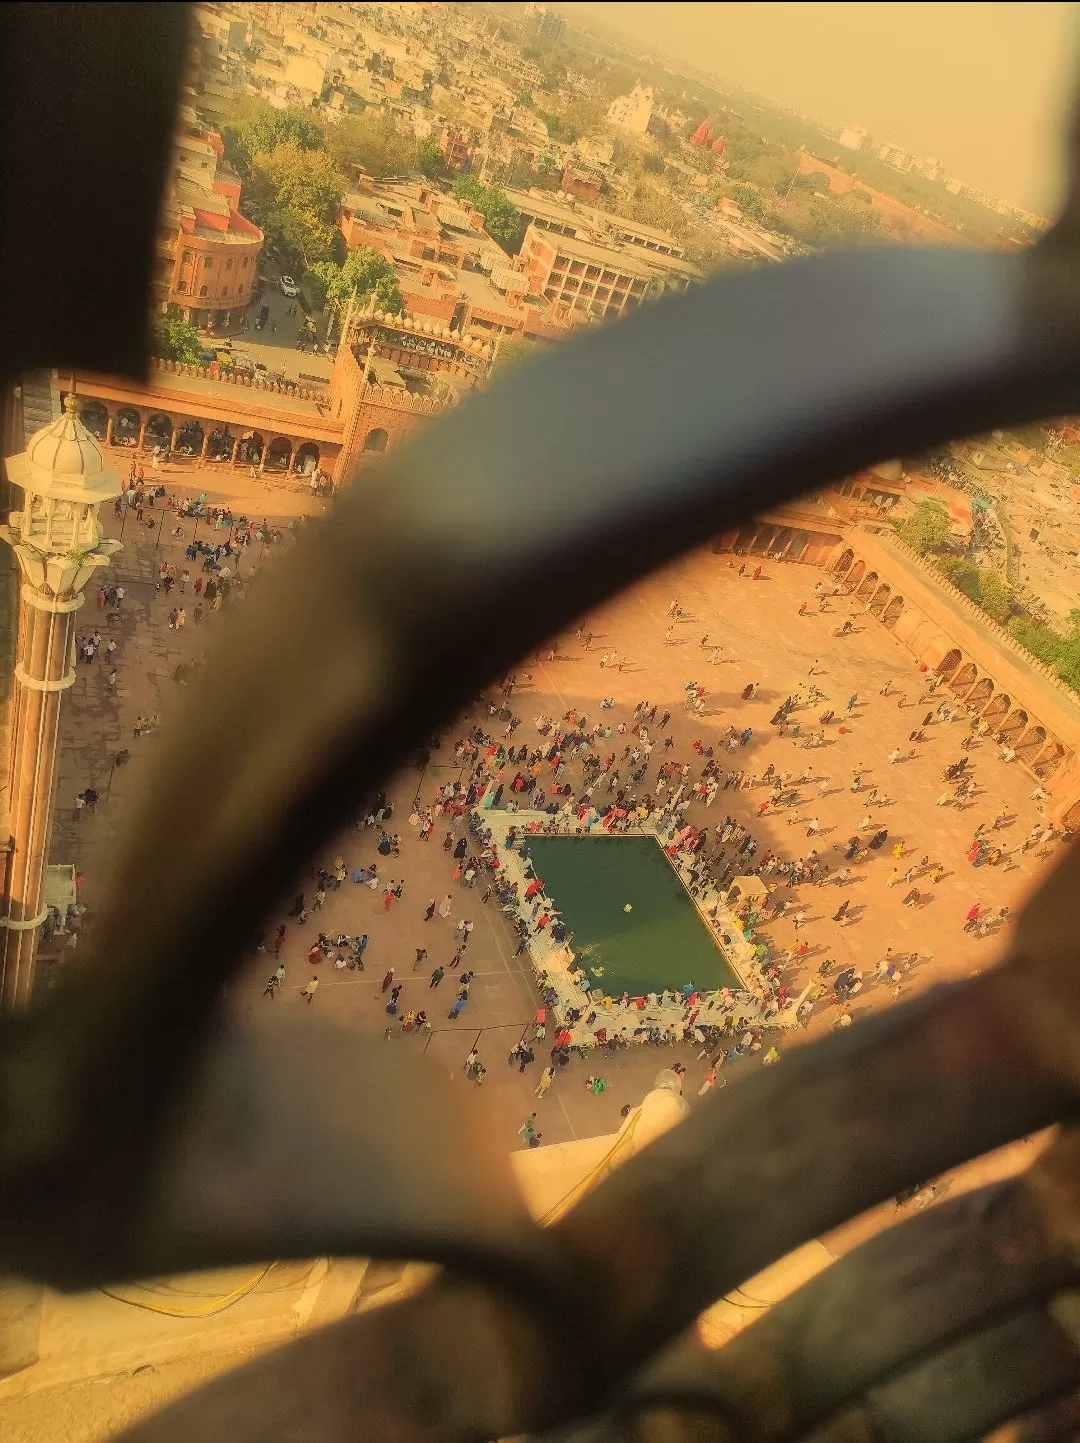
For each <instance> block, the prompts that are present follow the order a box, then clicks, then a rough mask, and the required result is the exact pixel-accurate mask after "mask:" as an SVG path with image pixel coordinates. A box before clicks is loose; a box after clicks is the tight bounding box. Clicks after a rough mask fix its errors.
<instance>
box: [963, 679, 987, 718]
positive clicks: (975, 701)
mask: <svg viewBox="0 0 1080 1443" xmlns="http://www.w3.org/2000/svg"><path fill="white" fill-rule="evenodd" d="M993 695H994V683H993V682H992V681H991V680H990V678H989V677H988V676H981V677H979V680H978V681H977V682H976V683H975V685H974V686H973V687H972V688H971V690H970V691H969V692H968V694H967V706H968V709H969V710H970V711H982V709H983V707H984V706H985V705H986V703H987V702H988V701H989V700H990V698H991V697H992V696H993Z"/></svg>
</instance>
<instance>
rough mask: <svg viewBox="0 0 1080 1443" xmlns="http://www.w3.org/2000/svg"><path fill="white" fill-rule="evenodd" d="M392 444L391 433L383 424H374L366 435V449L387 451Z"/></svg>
mask: <svg viewBox="0 0 1080 1443" xmlns="http://www.w3.org/2000/svg"><path fill="white" fill-rule="evenodd" d="M389 444H390V433H389V432H388V431H385V430H383V428H382V427H381V426H374V427H373V428H372V429H371V430H370V431H369V432H368V433H367V435H366V436H365V437H364V450H365V451H385V450H386V448H387V446H388V445H389Z"/></svg>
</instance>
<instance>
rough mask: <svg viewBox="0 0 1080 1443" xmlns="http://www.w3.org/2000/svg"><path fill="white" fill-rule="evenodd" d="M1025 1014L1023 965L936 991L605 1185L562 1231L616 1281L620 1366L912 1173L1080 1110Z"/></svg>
mask: <svg viewBox="0 0 1080 1443" xmlns="http://www.w3.org/2000/svg"><path fill="white" fill-rule="evenodd" d="M1025 1020H1026V1019H1025V1014H1024V1011H1023V1001H1022V994H1021V993H1020V992H1019V991H1018V989H1017V987H1016V985H1015V980H1014V978H1013V976H1012V973H1011V970H1010V968H1008V967H1006V968H1004V969H1002V970H1001V971H999V972H996V973H993V974H990V975H986V976H983V977H980V978H978V979H976V980H975V981H973V982H968V983H964V984H960V985H958V986H955V987H952V988H947V989H946V988H940V989H935V991H934V992H932V993H930V994H928V995H927V996H926V997H925V998H923V999H919V1000H918V1001H916V1002H914V1003H910V1004H907V1005H906V1006H903V1007H898V1008H893V1009H890V1010H889V1011H888V1012H886V1013H883V1014H879V1015H878V1016H876V1017H874V1018H871V1019H868V1020H867V1021H865V1022H863V1023H862V1024H860V1026H859V1027H858V1028H853V1029H852V1030H851V1032H850V1033H848V1034H846V1035H845V1034H834V1035H833V1036H832V1037H830V1038H829V1039H827V1041H826V1042H824V1043H818V1044H815V1045H814V1046H811V1047H806V1048H800V1049H797V1050H796V1051H794V1052H791V1053H789V1054H788V1056H787V1057H786V1058H785V1059H784V1064H783V1067H782V1068H776V1069H773V1070H771V1071H769V1072H760V1073H757V1074H755V1075H753V1076H752V1077H750V1078H748V1079H746V1080H745V1081H740V1082H739V1083H738V1084H737V1085H734V1086H731V1087H728V1088H726V1089H725V1090H724V1091H723V1092H722V1093H720V1094H718V1095H717V1096H716V1098H715V1099H713V1098H710V1099H709V1101H708V1103H707V1104H706V1105H705V1106H703V1107H699V1108H697V1109H695V1110H694V1112H692V1113H691V1115H690V1116H689V1117H688V1118H687V1119H686V1120H685V1121H684V1122H683V1123H682V1124H681V1125H680V1126H679V1127H677V1128H674V1129H672V1131H671V1132H669V1133H666V1134H665V1135H664V1136H663V1137H661V1138H659V1139H657V1141H656V1142H654V1143H653V1144H652V1145H651V1146H650V1147H649V1148H647V1149H646V1150H645V1151H644V1152H642V1153H641V1154H640V1155H639V1156H637V1157H635V1158H633V1159H632V1160H631V1161H630V1162H628V1163H627V1164H626V1165H625V1166H623V1167H622V1168H620V1169H619V1170H618V1171H617V1172H615V1173H614V1174H613V1175H612V1176H611V1177H609V1178H608V1179H606V1180H605V1182H604V1183H602V1184H601V1185H600V1186H599V1187H598V1188H596V1189H595V1190H594V1191H593V1192H592V1193H590V1194H589V1195H587V1196H586V1197H585V1198H584V1199H583V1200H582V1201H581V1202H580V1203H579V1204H578V1206H577V1207H576V1208H575V1209H574V1210H573V1212H571V1213H569V1214H568V1216H567V1217H566V1218H565V1219H564V1220H563V1221H562V1222H561V1223H560V1224H559V1225H558V1227H557V1229H556V1231H557V1232H559V1233H560V1234H561V1235H562V1237H563V1238H564V1239H565V1245H566V1246H567V1248H568V1249H570V1250H571V1251H572V1252H574V1253H575V1254H577V1255H579V1256H581V1257H584V1258H588V1259H589V1261H590V1265H591V1267H592V1269H593V1270H594V1271H595V1270H597V1269H599V1271H600V1273H601V1276H602V1277H603V1279H604V1296H605V1299H606V1303H607V1319H606V1325H607V1332H608V1337H607V1363H608V1365H609V1366H610V1367H611V1368H612V1369H613V1370H614V1371H615V1372H616V1373H618V1372H621V1371H622V1370H624V1369H625V1368H627V1367H628V1366H631V1365H633V1364H635V1363H637V1362H639V1361H640V1360H642V1359H643V1358H645V1357H648V1356H649V1355H650V1354H652V1353H653V1352H654V1351H655V1350H656V1348H657V1347H658V1346H659V1345H660V1344H662V1343H663V1342H664V1340H665V1339H667V1338H670V1337H671V1336H672V1335H673V1333H674V1332H676V1331H677V1330H678V1329H679V1328H681V1327H684V1326H686V1325H688V1324H689V1323H690V1322H691V1321H692V1320H693V1319H694V1318H695V1317H696V1316H697V1315H698V1313H700V1312H701V1311H703V1310H704V1309H705V1308H706V1307H708V1305H709V1304H710V1303H711V1302H713V1301H714V1299H716V1298H719V1297H722V1296H723V1295H724V1294H725V1293H726V1292H728V1291H729V1290H730V1289H731V1288H732V1287H734V1286H736V1285H737V1284H738V1283H739V1282H741V1281H742V1280H743V1279H745V1278H747V1277H750V1276H753V1274H754V1273H756V1272H758V1271H759V1270H760V1269H761V1268H763V1267H765V1266H766V1265H767V1264H768V1263H770V1262H772V1261H773V1260H774V1259H775V1258H777V1257H783V1256H784V1255H785V1254H786V1253H788V1252H790V1251H791V1250H792V1249H793V1248H795V1247H797V1246H798V1245H799V1244H801V1243H803V1242H806V1241H807V1240H808V1239H810V1238H813V1237H817V1236H819V1235H820V1234H821V1233H822V1232H824V1231H826V1230H827V1229H828V1228H830V1227H833V1226H835V1225H836V1224H837V1223H838V1222H839V1221H840V1220H841V1219H846V1218H849V1217H852V1216H854V1215H855V1214H856V1213H858V1212H860V1211H862V1210H863V1209H864V1208H867V1207H870V1206H872V1205H873V1204H874V1203H877V1202H881V1201H883V1200H884V1199H885V1198H888V1197H890V1196H892V1195H893V1194H894V1193H896V1192H897V1191H899V1189H900V1188H901V1187H902V1186H904V1185H905V1182H911V1181H915V1180H918V1179H919V1178H925V1177H934V1176H936V1175H937V1174H938V1173H941V1172H943V1171H945V1169H946V1168H947V1167H950V1166H952V1165H954V1164H955V1163H957V1162H959V1161H961V1160H962V1159H963V1158H968V1157H972V1156H975V1155H976V1154H978V1153H981V1152H985V1151H988V1150H990V1149H991V1148H992V1147H995V1146H997V1145H998V1144H1000V1143H1001V1142H1003V1141H1005V1140H1006V1137H1009V1138H1015V1137H1020V1136H1025V1135H1027V1134H1028V1133H1029V1132H1032V1131H1035V1130H1036V1129H1037V1128H1038V1127H1040V1126H1042V1125H1044V1124H1046V1123H1048V1122H1051V1121H1054V1120H1056V1119H1058V1118H1060V1117H1063V1116H1067V1115H1069V1114H1070V1113H1071V1112H1073V1111H1075V1107H1076V1102H1075V1094H1074V1093H1073V1091H1072V1088H1071V1086H1070V1084H1069V1081H1068V1078H1067V1058H1066V1057H1065V1056H1061V1057H1056V1056H1054V1055H1052V1054H1050V1053H1049V1052H1045V1053H1040V1050H1039V1048H1038V1046H1035V1045H1033V1042H1032V1034H1031V1032H1029V1031H1028V1029H1027V1027H1026V1026H1025ZM860 1034H861V1035H860ZM916 1118H918V1119H919V1120H920V1125H919V1127H918V1128H916V1127H914V1126H913V1125H912V1120H913V1119H916ZM703 1238H708V1239H709V1240H710V1245H709V1247H708V1248H702V1247H701V1240H702V1239H703ZM628 1254H630V1255H632V1256H634V1257H636V1258H637V1259H638V1260H639V1264H640V1265H639V1266H637V1267H635V1268H632V1269H630V1268H627V1267H625V1265H624V1263H625V1258H626V1256H627V1255H628Z"/></svg>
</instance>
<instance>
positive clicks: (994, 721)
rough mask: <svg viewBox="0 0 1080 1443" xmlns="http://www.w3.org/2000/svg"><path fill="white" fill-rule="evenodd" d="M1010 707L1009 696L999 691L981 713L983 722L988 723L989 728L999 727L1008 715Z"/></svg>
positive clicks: (1010, 698) (1010, 700)
mask: <svg viewBox="0 0 1080 1443" xmlns="http://www.w3.org/2000/svg"><path fill="white" fill-rule="evenodd" d="M1011 706H1012V697H1010V696H1009V694H1008V692H1004V691H999V692H998V693H997V694H996V696H994V697H992V698H991V701H990V704H989V705H988V706H987V708H986V710H985V711H984V712H983V721H984V722H989V724H990V726H991V727H996V726H1000V725H1001V723H1002V722H1003V721H1004V720H1005V717H1006V716H1007V715H1008V711H1009V708H1010V707H1011Z"/></svg>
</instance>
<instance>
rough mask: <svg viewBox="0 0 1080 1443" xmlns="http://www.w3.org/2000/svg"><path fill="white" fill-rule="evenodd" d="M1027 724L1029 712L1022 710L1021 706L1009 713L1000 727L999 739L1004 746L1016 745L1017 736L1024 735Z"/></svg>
mask: <svg viewBox="0 0 1080 1443" xmlns="http://www.w3.org/2000/svg"><path fill="white" fill-rule="evenodd" d="M1027 724H1028V716H1027V712H1026V711H1021V710H1020V708H1019V707H1017V709H1016V710H1015V711H1012V712H1010V713H1009V715H1008V716H1007V717H1006V718H1005V720H1004V721H1003V722H1002V724H1001V726H1000V727H999V728H998V740H999V741H1000V742H1001V743H1002V745H1003V746H1010V747H1014V746H1015V745H1016V740H1017V738H1018V737H1021V736H1023V734H1024V732H1025V731H1026V730H1027Z"/></svg>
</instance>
